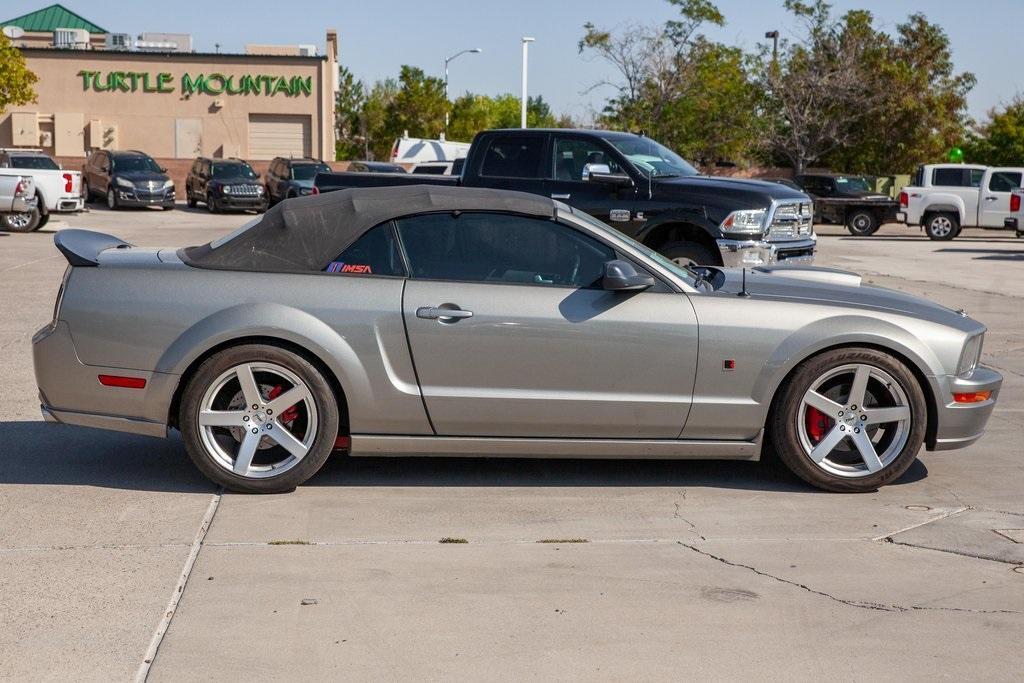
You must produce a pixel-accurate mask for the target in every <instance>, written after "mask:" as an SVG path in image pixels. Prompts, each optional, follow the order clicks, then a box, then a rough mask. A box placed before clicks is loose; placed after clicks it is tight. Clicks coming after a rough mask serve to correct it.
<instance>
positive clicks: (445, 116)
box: [444, 47, 483, 132]
mask: <svg viewBox="0 0 1024 683" xmlns="http://www.w3.org/2000/svg"><path fill="white" fill-rule="evenodd" d="M467 52H470V53H477V52H483V48H479V47H474V48H469V49H466V50H460V51H459V52H456V53H455V54H453V55H452V56H451V57H448V58H446V59H445V60H444V130H445V132H448V63H449V62H451V61H452V60H453V59H455V58H456V57H458V56H459V55H464V54H466V53H467Z"/></svg>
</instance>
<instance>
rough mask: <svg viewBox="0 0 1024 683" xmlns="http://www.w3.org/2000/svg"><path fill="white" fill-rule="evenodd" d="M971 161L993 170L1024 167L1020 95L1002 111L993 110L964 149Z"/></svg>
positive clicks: (1023, 101) (1022, 100) (1023, 104)
mask: <svg viewBox="0 0 1024 683" xmlns="http://www.w3.org/2000/svg"><path fill="white" fill-rule="evenodd" d="M964 147H965V149H964V156H965V157H966V159H967V161H969V162H971V163H975V164H987V165H989V166H1020V165H1021V164H1024V98H1022V97H1021V95H1017V96H1016V97H1014V98H1013V101H1012V102H1010V104H1008V105H1006V106H1005V107H1003V109H1002V110H997V109H993V110H991V111H990V112H989V113H988V121H986V122H985V123H983V124H982V125H981V126H980V127H979V128H978V130H977V131H975V132H974V134H973V135H972V136H971V138H970V139H969V140H968V142H967V144H966V145H964Z"/></svg>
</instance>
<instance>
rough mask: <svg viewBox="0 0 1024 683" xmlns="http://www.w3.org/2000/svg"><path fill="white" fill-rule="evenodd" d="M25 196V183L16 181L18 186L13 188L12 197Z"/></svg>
mask: <svg viewBox="0 0 1024 683" xmlns="http://www.w3.org/2000/svg"><path fill="white" fill-rule="evenodd" d="M24 194H25V183H24V182H23V181H22V180H20V179H19V180H18V184H17V185H15V186H14V196H15V197H21V196H22V195H24Z"/></svg>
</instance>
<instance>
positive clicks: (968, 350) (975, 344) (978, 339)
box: [956, 332, 985, 377]
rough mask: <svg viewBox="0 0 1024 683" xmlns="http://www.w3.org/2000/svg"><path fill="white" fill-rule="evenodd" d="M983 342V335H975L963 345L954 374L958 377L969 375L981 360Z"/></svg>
mask: <svg viewBox="0 0 1024 683" xmlns="http://www.w3.org/2000/svg"><path fill="white" fill-rule="evenodd" d="M984 341H985V333H984V332H982V333H981V334H976V335H974V336H973V337H971V338H970V339H968V340H967V342H966V343H965V344H964V350H963V351H961V352H960V362H959V363H958V364H957V367H956V374H957V375H959V376H961V377H962V376H964V375H969V374H971V373H972V372H974V368H976V367H977V366H978V360H979V359H980V358H981V345H982V344H983V343H984Z"/></svg>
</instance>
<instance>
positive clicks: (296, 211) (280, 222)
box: [181, 185, 558, 273]
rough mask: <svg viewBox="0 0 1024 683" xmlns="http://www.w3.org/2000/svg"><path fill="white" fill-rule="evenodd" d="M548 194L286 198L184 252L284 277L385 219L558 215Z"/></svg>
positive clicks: (186, 256)
mask: <svg viewBox="0 0 1024 683" xmlns="http://www.w3.org/2000/svg"><path fill="white" fill-rule="evenodd" d="M557 205H558V204H557V203H556V202H554V201H552V200H550V199H548V198H546V197H541V196H539V195H534V194H527V193H525V192H512V191H509V190H489V189H481V188H468V187H445V186H441V185H406V186H400V187H395V186H392V187H367V188H353V189H349V190H338V191H336V192H329V193H325V194H322V195H317V196H313V197H299V198H295V199H286V200H285V201H283V202H281V203H280V204H278V205H276V206H274V207H273V208H272V209H270V210H269V211H267V212H266V213H265V214H263V217H262V218H261V219H260V220H259V222H257V223H255V224H254V225H252V226H251V227H249V228H247V229H244V230H241V231H240V232H238V233H237V234H234V235H229V236H228V237H227V238H221V239H220V240H214V241H213V242H210V243H208V244H204V245H201V246H198V247H186V248H185V249H183V250H182V251H181V258H182V260H183V261H184V262H185V263H187V264H188V265H190V266H194V267H196V268H210V269H215V270H245V271H258V272H278V273H282V272H284V273H308V272H310V271H321V270H323V269H324V268H325V267H326V266H327V264H328V263H330V262H331V261H332V260H333V259H334V258H336V257H337V256H338V254H340V253H341V252H343V251H344V250H345V248H346V247H348V246H349V245H350V244H352V243H353V242H355V241H356V240H357V239H359V237H361V236H362V234H363V233H364V232H366V231H367V230H369V229H370V228H372V227H375V226H377V225H380V224H381V223H384V222H385V221H389V220H392V219H394V218H401V217H403V216H411V215H415V214H422V213H439V212H455V211H500V212H504V213H517V214H521V215H526V216H543V217H547V218H551V217H554V215H555V208H556V206H557Z"/></svg>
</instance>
